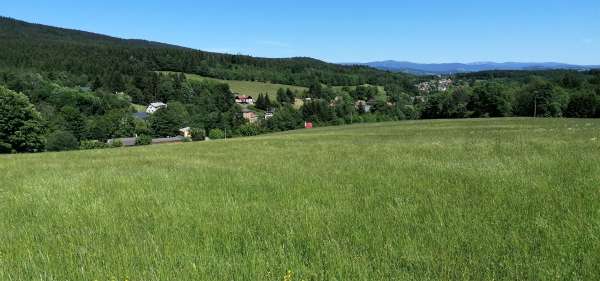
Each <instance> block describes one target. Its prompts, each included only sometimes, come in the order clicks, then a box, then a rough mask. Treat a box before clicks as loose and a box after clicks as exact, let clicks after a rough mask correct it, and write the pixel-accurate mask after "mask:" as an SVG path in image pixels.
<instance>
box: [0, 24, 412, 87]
mask: <svg viewBox="0 0 600 281" xmlns="http://www.w3.org/2000/svg"><path fill="white" fill-rule="evenodd" d="M207 40H210V39H209V38H207ZM0 66H1V67H4V68H7V67H8V68H25V69H31V70H34V71H43V72H50V71H65V72H69V73H71V74H76V75H85V76H86V77H87V78H88V79H89V80H90V81H94V80H96V81H100V82H102V83H103V84H111V81H110V80H111V79H115V78H114V77H113V78H111V75H114V74H113V73H115V72H116V73H119V74H121V75H123V76H126V77H135V76H142V73H143V72H146V71H158V70H162V71H178V72H187V73H195V74H199V75H203V76H209V77H215V78H220V79H228V80H252V81H255V80H256V81H268V82H275V83H281V84H290V85H299V86H309V85H311V84H314V83H315V82H321V83H324V84H328V85H361V84H366V83H369V84H378V85H390V84H395V85H403V86H406V87H410V76H407V75H404V74H397V73H389V72H386V71H381V70H376V69H373V68H369V67H364V66H340V65H336V64H330V63H326V62H322V61H319V60H315V59H310V58H286V59H267V58H255V57H250V56H244V55H229V54H218V53H211V52H204V51H199V50H193V49H189V48H183V47H178V46H173V45H168V44H163V43H157V42H151V41H144V40H126V39H120V38H115V37H110V36H105V35H100V34H95V33H90V32H84V31H77V30H71V29H64V28H57V27H51V26H46V25H40V24H32V23H27V22H23V21H19V20H15V19H11V18H6V17H0ZM117 80H118V79H117ZM114 90H119V89H114Z"/></svg>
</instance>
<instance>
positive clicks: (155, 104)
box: [146, 102, 167, 114]
mask: <svg viewBox="0 0 600 281" xmlns="http://www.w3.org/2000/svg"><path fill="white" fill-rule="evenodd" d="M166 107H167V104H165V103H162V102H153V103H151V104H150V105H149V106H148V108H146V113H148V114H152V113H154V112H156V111H157V110H159V109H161V108H166Z"/></svg>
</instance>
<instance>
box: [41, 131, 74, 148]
mask: <svg viewBox="0 0 600 281" xmlns="http://www.w3.org/2000/svg"><path fill="white" fill-rule="evenodd" d="M78 148H79V142H77V139H76V138H75V136H74V135H73V133H71V132H69V131H54V132H53V133H52V134H50V135H48V142H47V144H46V150H48V151H65V150H76V149H78Z"/></svg>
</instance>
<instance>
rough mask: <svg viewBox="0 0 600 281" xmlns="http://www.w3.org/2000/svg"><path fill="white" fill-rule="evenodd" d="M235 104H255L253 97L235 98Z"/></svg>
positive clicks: (241, 96)
mask: <svg viewBox="0 0 600 281" xmlns="http://www.w3.org/2000/svg"><path fill="white" fill-rule="evenodd" d="M235 103H237V104H250V105H252V104H254V99H253V98H252V96H245V95H237V96H235Z"/></svg>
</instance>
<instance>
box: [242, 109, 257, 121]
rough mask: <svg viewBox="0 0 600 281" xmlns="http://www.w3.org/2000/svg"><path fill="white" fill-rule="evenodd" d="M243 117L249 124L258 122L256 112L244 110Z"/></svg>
mask: <svg viewBox="0 0 600 281" xmlns="http://www.w3.org/2000/svg"><path fill="white" fill-rule="evenodd" d="M242 115H243V116H244V119H246V120H248V122H250V123H256V120H257V118H256V112H254V111H252V110H249V109H243V110H242Z"/></svg>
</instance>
